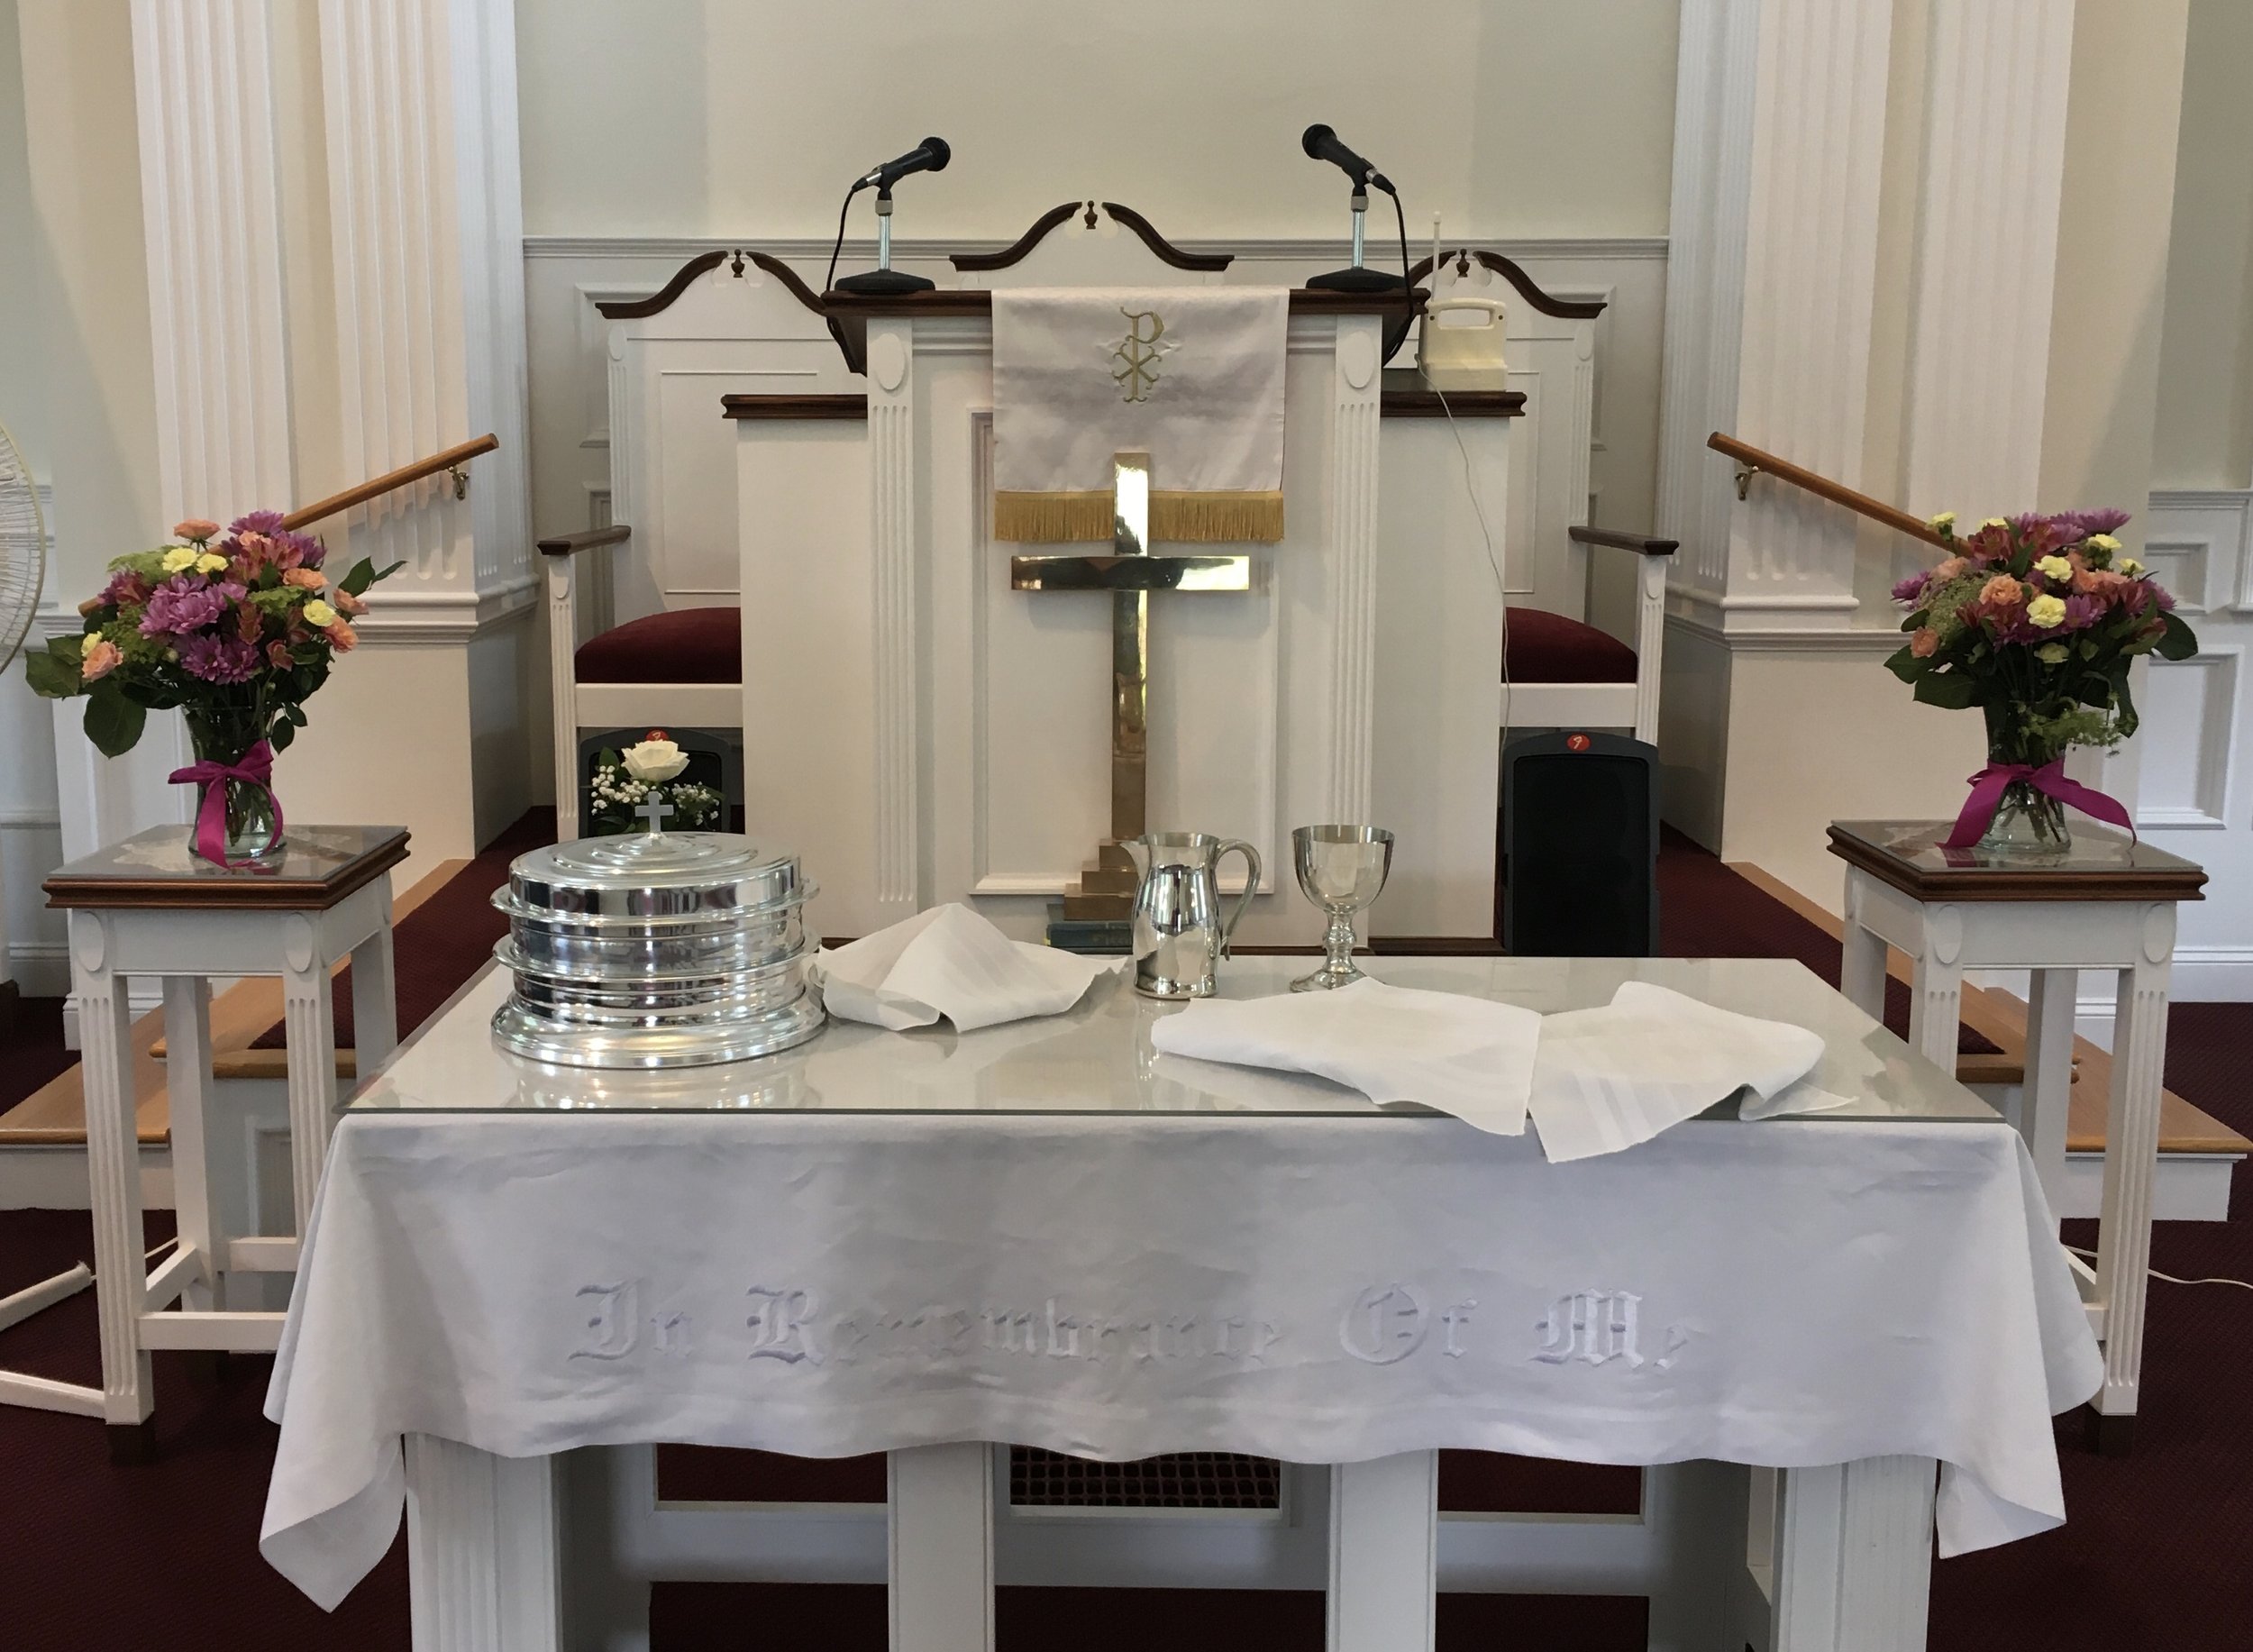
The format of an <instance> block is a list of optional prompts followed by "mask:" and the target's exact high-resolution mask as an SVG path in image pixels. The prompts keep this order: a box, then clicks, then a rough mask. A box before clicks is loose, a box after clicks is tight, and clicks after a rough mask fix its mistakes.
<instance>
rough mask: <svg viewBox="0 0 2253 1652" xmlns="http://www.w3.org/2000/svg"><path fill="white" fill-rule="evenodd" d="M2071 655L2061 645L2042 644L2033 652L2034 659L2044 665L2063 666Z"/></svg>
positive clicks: (2068, 649)
mask: <svg viewBox="0 0 2253 1652" xmlns="http://www.w3.org/2000/svg"><path fill="white" fill-rule="evenodd" d="M2072 653H2073V651H2072V650H2071V649H2070V648H2067V647H2066V645H2065V644H2064V643H2043V644H2042V645H2041V646H2040V647H2039V648H2038V649H2036V650H2035V651H2034V657H2035V658H2036V659H2037V660H2039V661H2040V662H2042V663H2043V664H2044V665H2063V664H2064V663H2065V662H2066V659H2067V658H2068V657H2069V656H2070V655H2071V654H2072Z"/></svg>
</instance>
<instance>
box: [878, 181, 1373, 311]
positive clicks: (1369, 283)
mask: <svg viewBox="0 0 2253 1652" xmlns="http://www.w3.org/2000/svg"><path fill="white" fill-rule="evenodd" d="M1353 206H1354V264H1353V268H1352V269H1333V270H1331V271H1330V272H1329V273H1328V274H1327V275H1318V276H1313V277H1309V278H1308V281H1307V285H1308V286H1309V287H1311V288H1319V289H1320V290H1322V291H1324V292H1330V293H1397V292H1399V291H1400V289H1401V286H1402V282H1401V278H1400V277H1399V276H1397V275H1392V274H1390V273H1389V272H1387V271H1385V270H1382V269H1369V268H1368V267H1367V266H1365V265H1364V264H1363V262H1362V223H1363V220H1364V219H1365V218H1366V217H1367V216H1368V215H1369V187H1368V186H1367V185H1366V184H1355V186H1354V200H1353ZM837 285H838V286H840V287H842V286H844V282H842V281H840V282H839V283H837Z"/></svg>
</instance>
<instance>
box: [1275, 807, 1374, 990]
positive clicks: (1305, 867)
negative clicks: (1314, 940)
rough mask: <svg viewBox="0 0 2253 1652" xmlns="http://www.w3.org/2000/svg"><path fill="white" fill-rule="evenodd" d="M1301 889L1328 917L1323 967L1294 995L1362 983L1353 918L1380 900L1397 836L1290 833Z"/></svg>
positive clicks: (1358, 829)
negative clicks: (1357, 982) (1356, 966)
mask: <svg viewBox="0 0 2253 1652" xmlns="http://www.w3.org/2000/svg"><path fill="white" fill-rule="evenodd" d="M1291 863H1292V864H1293V865H1294V866H1295V867H1296V868H1297V869H1298V872H1299V887H1300V890H1303V891H1304V892H1305V894H1306V897H1307V899H1309V900H1311V901H1312V902H1314V904H1315V905H1316V906H1318V907H1320V908H1322V909H1323V910H1324V911H1325V912H1327V913H1328V914H1329V917H1330V927H1329V931H1328V933H1327V934H1326V935H1324V936H1323V937H1322V945H1323V949H1324V951H1325V953H1326V954H1327V956H1325V957H1324V959H1323V960H1322V967H1321V968H1320V969H1318V970H1317V971H1315V972H1314V973H1313V974H1311V975H1303V976H1301V977H1300V978H1299V979H1298V980H1297V981H1292V982H1291V990H1292V991H1293V992H1314V991H1320V990H1327V989H1329V988H1331V987H1343V986H1346V985H1348V984H1350V983H1351V982H1354V981H1359V980H1361V979H1362V973H1361V971H1360V970H1358V969H1356V968H1355V966H1354V914H1355V913H1356V912H1358V911H1360V910H1361V909H1362V908H1364V907H1365V906H1368V905H1369V904H1370V903H1371V902H1372V901H1373V900H1375V899H1377V896H1378V895H1379V893H1381V892H1382V890H1383V889H1384V881H1385V878H1386V876H1387V874H1389V873H1390V872H1391V871H1392V834H1391V833H1390V832H1387V831H1385V830H1383V829H1382V828H1381V827H1378V826H1299V827H1296V828H1295V829H1293V831H1292V832H1291Z"/></svg>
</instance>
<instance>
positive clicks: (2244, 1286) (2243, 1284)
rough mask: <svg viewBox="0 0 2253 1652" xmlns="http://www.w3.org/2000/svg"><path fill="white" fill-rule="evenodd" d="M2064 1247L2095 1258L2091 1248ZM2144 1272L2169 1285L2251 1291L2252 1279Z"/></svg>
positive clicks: (2148, 1270)
mask: <svg viewBox="0 0 2253 1652" xmlns="http://www.w3.org/2000/svg"><path fill="white" fill-rule="evenodd" d="M2066 1249H2067V1250H2069V1251H2071V1252H2072V1253H2073V1254H2074V1255H2076V1256H2079V1257H2082V1258H2083V1259H2084V1260H2085V1261H2089V1262H2094V1261H2095V1260H2096V1253H2095V1252H2094V1251H2093V1250H2089V1249H2086V1248H2084V1246H2078V1245H2068V1246H2066ZM2145 1272H2147V1273H2149V1274H2150V1275H2151V1277H2152V1278H2154V1279H2158V1280H2164V1281H2166V1282H2167V1283H2168V1284H2170V1285H2235V1286H2236V1287H2237V1288H2238V1289H2239V1290H2240V1291H2253V1280H2243V1279H2177V1278H2175V1275H2174V1274H2172V1273H2160V1272H2159V1270H2158V1269H2157V1268H2148V1269H2146V1270H2145Z"/></svg>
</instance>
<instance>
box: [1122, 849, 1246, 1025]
mask: <svg viewBox="0 0 2253 1652" xmlns="http://www.w3.org/2000/svg"><path fill="white" fill-rule="evenodd" d="M1119 846H1120V847H1121V848H1123V849H1125V850H1126V853H1128V854H1130V855H1132V856H1133V857H1134V862H1135V870H1136V872H1138V873H1139V874H1140V878H1141V881H1139V883H1137V884H1136V889H1135V990H1136V991H1137V992H1140V993H1143V994H1145V996H1147V997H1150V998H1210V997H1211V996H1212V994H1213V989H1214V986H1215V984H1216V983H1215V980H1214V974H1213V972H1214V968H1215V966H1216V965H1218V963H1219V962H1220V960H1221V959H1222V958H1224V957H1226V956H1227V953H1228V937H1229V936H1232V935H1234V934H1235V933H1236V925H1237V924H1238V923H1239V922H1240V921H1242V919H1243V917H1244V909H1245V908H1246V907H1248V906H1250V905H1251V904H1252V897H1253V896H1254V894H1256V893H1258V891H1259V887H1260V852H1259V851H1258V850H1256V849H1254V848H1253V847H1252V845H1251V844H1247V843H1245V841H1244V840H1243V839H1242V838H1240V837H1215V836H1214V835H1212V834H1211V833H1209V832H1148V833H1145V834H1144V835H1142V836H1140V837H1130V838H1128V839H1127V840H1126V842H1125V843H1124V844H1120V845H1119ZM1231 849H1233V850H1235V851H1236V852H1237V853H1240V854H1242V855H1243V856H1244V859H1245V864H1246V865H1247V866H1248V867H1249V869H1250V875H1249V877H1247V878H1246V879H1245V885H1244V893H1243V894H1241V895H1239V896H1237V897H1236V905H1235V907H1234V908H1231V910H1230V911H1229V913H1228V917H1227V921H1226V922H1223V921H1222V919H1221V917H1220V881H1219V879H1218V876H1217V875H1216V874H1215V868H1217V867H1218V864H1219V863H1220V857H1221V856H1222V855H1224V854H1226V853H1228V852H1229V851H1230V850H1231Z"/></svg>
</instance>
